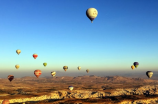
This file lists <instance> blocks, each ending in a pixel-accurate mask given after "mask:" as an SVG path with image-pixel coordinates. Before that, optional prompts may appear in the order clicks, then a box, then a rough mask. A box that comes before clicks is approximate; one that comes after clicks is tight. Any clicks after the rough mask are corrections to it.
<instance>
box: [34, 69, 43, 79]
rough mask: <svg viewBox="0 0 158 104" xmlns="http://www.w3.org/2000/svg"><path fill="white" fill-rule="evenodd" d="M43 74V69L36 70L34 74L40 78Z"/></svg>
mask: <svg viewBox="0 0 158 104" xmlns="http://www.w3.org/2000/svg"><path fill="white" fill-rule="evenodd" d="M41 74H42V72H41V70H35V71H34V75H35V76H36V77H37V78H38V77H39V76H40V75H41Z"/></svg>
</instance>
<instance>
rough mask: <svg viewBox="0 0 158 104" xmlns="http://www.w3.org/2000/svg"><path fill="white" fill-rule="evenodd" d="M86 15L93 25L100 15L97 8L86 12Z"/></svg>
mask: <svg viewBox="0 0 158 104" xmlns="http://www.w3.org/2000/svg"><path fill="white" fill-rule="evenodd" d="M86 15H87V17H88V18H89V19H90V20H91V22H92V23H93V20H94V19H95V18H96V17H97V15H98V11H97V9H95V8H89V9H87V11H86Z"/></svg>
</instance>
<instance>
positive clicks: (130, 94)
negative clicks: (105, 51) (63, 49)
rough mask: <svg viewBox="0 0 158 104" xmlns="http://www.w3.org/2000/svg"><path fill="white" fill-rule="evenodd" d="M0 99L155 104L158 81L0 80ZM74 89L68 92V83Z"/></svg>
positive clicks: (40, 102) (37, 102)
mask: <svg viewBox="0 0 158 104" xmlns="http://www.w3.org/2000/svg"><path fill="white" fill-rule="evenodd" d="M0 81H1V83H3V84H1V85H0V102H2V100H4V99H9V101H10V103H14V104H19V103H21V104H24V103H25V104H90V103H94V104H158V85H157V83H158V81H157V80H149V79H141V78H127V77H121V76H108V77H98V76H94V75H91V76H78V77H66V76H65V77H54V78H52V77H45V78H35V77H23V78H16V79H14V80H13V81H12V82H9V81H8V80H7V79H0ZM69 85H73V86H74V90H73V91H69V89H68V86H69Z"/></svg>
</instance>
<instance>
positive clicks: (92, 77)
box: [15, 75, 158, 83]
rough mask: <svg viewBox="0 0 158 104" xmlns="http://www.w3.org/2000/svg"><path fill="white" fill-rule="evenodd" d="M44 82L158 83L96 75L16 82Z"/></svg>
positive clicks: (155, 81) (23, 78) (34, 78)
mask: <svg viewBox="0 0 158 104" xmlns="http://www.w3.org/2000/svg"><path fill="white" fill-rule="evenodd" d="M41 79H42V80H43V81H49V80H52V81H56V82H60V81H72V82H86V83H88V82H96V83H99V82H105V83H109V82H110V83H158V80H152V79H143V78H129V77H123V76H106V77H99V76H96V75H89V76H88V75H84V76H78V77H71V76H62V77H48V76H46V77H39V78H36V77H30V76H26V77H22V78H15V80H32V81H33V80H41Z"/></svg>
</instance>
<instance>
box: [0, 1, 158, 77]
mask: <svg viewBox="0 0 158 104" xmlns="http://www.w3.org/2000/svg"><path fill="white" fill-rule="evenodd" d="M90 7H94V8H96V9H97V10H98V17H97V18H96V19H95V20H94V22H93V23H91V21H90V20H89V19H88V18H87V17H86V10H87V9H88V8H90ZM0 14H1V16H0V36H1V37H0V46H1V51H0V70H1V72H8V74H9V72H16V73H18V71H17V70H16V69H15V65H16V64H19V65H20V68H19V70H20V71H29V72H32V73H33V71H34V70H36V69H41V70H42V71H43V72H44V71H48V72H49V71H63V69H62V67H63V66H64V65H67V66H68V67H69V69H68V71H73V70H74V71H76V70H77V66H81V67H82V69H81V70H82V71H83V72H85V70H86V69H89V70H90V71H102V72H103V71H113V72H116V71H119V70H122V71H127V70H129V71H131V68H130V67H131V65H132V64H133V62H135V61H137V62H139V64H140V65H139V67H138V68H137V69H136V70H140V71H143V70H145V71H146V70H147V69H150V70H151V71H152V70H158V64H157V63H158V0H151V1H150V0H1V1H0ZM17 49H20V50H21V51H22V52H21V54H20V55H17V54H16V50H17ZM34 53H37V54H38V55H39V57H38V58H37V59H36V60H35V59H33V57H32V55H33V54H34ZM43 62H47V64H48V65H47V67H44V66H43ZM0 75H2V73H0Z"/></svg>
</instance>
